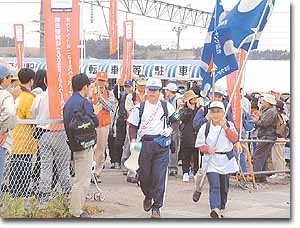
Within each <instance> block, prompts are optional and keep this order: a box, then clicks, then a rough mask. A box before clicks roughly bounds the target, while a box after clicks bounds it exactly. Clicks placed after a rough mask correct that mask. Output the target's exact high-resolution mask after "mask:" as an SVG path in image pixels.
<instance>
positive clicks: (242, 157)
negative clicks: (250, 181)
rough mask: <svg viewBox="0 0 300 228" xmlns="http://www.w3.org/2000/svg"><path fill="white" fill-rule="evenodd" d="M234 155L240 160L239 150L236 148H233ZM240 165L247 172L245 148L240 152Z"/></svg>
mask: <svg viewBox="0 0 300 228" xmlns="http://www.w3.org/2000/svg"><path fill="white" fill-rule="evenodd" d="M233 153H234V156H235V158H236V160H237V161H238V152H237V150H236V149H234V150H233ZM240 166H241V170H242V172H243V173H247V163H246V152H245V150H243V151H242V153H241V154H240Z"/></svg>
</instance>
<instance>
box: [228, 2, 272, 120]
mask: <svg viewBox="0 0 300 228" xmlns="http://www.w3.org/2000/svg"><path fill="white" fill-rule="evenodd" d="M269 3H270V0H267V2H266V5H265V8H264V11H263V13H262V15H261V17H260V20H259V23H258V26H257V29H256V31H255V33H254V36H253V38H252V40H251V43H250V47H249V51H248V52H247V54H246V57H245V60H244V62H243V64H242V67H241V70H240V71H239V75H238V78H237V81H236V83H235V85H234V88H233V91H232V94H231V96H230V99H229V102H228V105H227V107H226V110H225V115H224V119H225V118H226V116H227V114H228V112H229V108H230V107H231V103H232V100H233V97H234V94H235V91H236V89H237V87H238V84H239V80H240V79H241V76H242V75H243V72H244V68H245V66H246V63H247V60H248V57H249V54H250V52H251V49H252V47H253V45H254V41H255V38H256V35H257V33H258V31H259V28H260V25H261V23H262V20H263V18H264V15H265V13H266V10H267V7H268V5H269Z"/></svg>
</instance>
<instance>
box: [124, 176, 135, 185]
mask: <svg viewBox="0 0 300 228" xmlns="http://www.w3.org/2000/svg"><path fill="white" fill-rule="evenodd" d="M126 181H127V182H129V183H133V184H136V183H137V182H138V181H137V178H136V177H130V176H128V177H127V179H126Z"/></svg>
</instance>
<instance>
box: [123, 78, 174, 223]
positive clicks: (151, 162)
mask: <svg viewBox="0 0 300 228" xmlns="http://www.w3.org/2000/svg"><path fill="white" fill-rule="evenodd" d="M146 89H147V100H146V101H145V102H142V103H140V104H137V105H136V106H135V107H134V108H133V109H132V111H131V113H130V115H129V117H128V120H127V122H128V125H129V137H130V141H131V145H134V144H135V143H136V142H140V141H141V143H142V146H141V151H140V155H139V158H138V165H139V169H138V176H139V180H140V186H141V189H142V192H143V194H144V196H145V198H144V201H143V207H144V210H145V211H150V210H151V209H152V215H151V217H152V218H160V208H161V207H162V206H163V200H164V194H165V190H166V189H165V188H166V177H167V172H168V164H169V151H170V144H171V134H172V132H173V131H174V130H175V129H176V128H177V127H178V125H179V116H178V115H177V113H176V112H175V109H174V107H173V106H172V105H171V104H170V103H168V102H166V101H163V100H161V99H160V95H161V94H160V90H161V89H162V83H161V80H160V79H158V78H150V79H148V82H147V86H146ZM132 147H133V146H132Z"/></svg>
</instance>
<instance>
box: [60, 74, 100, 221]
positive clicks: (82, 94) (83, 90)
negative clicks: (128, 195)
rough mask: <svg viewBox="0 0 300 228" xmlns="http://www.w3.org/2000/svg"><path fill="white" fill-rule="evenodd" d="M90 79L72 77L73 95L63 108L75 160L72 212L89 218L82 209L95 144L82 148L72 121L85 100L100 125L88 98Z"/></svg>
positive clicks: (87, 109)
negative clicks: (76, 137) (74, 136)
mask: <svg viewBox="0 0 300 228" xmlns="http://www.w3.org/2000/svg"><path fill="white" fill-rule="evenodd" d="M89 86H90V80H89V78H88V77H87V76H86V75H85V74H78V75H75V76H74V77H73V78H72V89H73V95H72V96H71V97H70V99H69V100H68V101H67V102H66V104H65V106H64V110H63V121H64V126H65V130H66V133H67V137H68V144H69V146H70V149H71V151H72V155H73V156H72V157H73V160H74V162H75V180H74V182H73V186H72V191H71V196H70V213H71V214H72V216H73V217H80V218H87V217H89V215H88V214H87V213H86V212H84V211H82V208H83V206H84V202H85V198H86V195H87V193H88V190H89V187H90V181H91V170H92V163H93V156H94V150H93V146H90V147H88V148H87V149H84V150H80V149H79V148H80V145H78V144H77V143H76V142H75V140H74V138H73V136H72V134H71V132H70V128H69V125H70V122H71V120H72V116H73V113H74V112H75V111H76V110H78V109H79V105H80V104H81V102H82V101H83V100H86V101H84V102H83V109H84V111H85V114H86V115H87V116H89V117H90V119H91V120H92V121H93V122H94V127H95V128H96V127H97V126H98V125H99V120H98V118H97V116H96V115H95V113H94V109H93V106H92V104H91V102H89V101H88V100H87V96H88V94H89Z"/></svg>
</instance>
